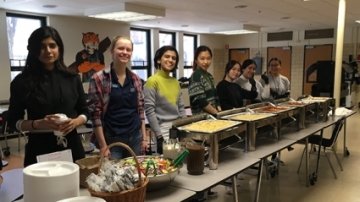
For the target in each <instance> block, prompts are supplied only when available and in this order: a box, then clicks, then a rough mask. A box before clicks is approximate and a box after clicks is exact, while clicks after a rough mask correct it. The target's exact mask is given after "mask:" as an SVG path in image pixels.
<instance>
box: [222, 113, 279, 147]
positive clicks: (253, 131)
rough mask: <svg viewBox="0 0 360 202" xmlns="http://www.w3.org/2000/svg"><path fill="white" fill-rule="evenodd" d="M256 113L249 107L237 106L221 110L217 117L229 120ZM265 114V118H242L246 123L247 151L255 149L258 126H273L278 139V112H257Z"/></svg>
mask: <svg viewBox="0 0 360 202" xmlns="http://www.w3.org/2000/svg"><path fill="white" fill-rule="evenodd" d="M251 113H252V114H255V113H254V112H251V110H249V109H248V108H245V107H244V108H236V109H231V110H226V111H222V112H219V113H218V114H217V115H216V117H217V118H220V119H228V120H235V119H236V116H238V115H241V114H251ZM256 114H261V115H263V114H264V115H265V114H266V116H265V117H263V118H259V119H255V120H246V119H243V120H241V121H242V122H245V123H246V127H247V129H246V144H245V150H246V151H254V150H255V143H256V135H257V132H258V128H261V127H263V126H267V125H269V126H272V127H273V128H274V129H275V130H274V131H275V132H276V134H275V137H276V138H277V139H278V118H277V116H278V115H277V114H272V113H256Z"/></svg>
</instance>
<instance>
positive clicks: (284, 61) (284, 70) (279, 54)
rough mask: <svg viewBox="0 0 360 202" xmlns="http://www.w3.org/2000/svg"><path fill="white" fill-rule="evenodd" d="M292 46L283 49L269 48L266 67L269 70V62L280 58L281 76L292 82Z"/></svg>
mask: <svg viewBox="0 0 360 202" xmlns="http://www.w3.org/2000/svg"><path fill="white" fill-rule="evenodd" d="M291 53H292V49H291V46H283V47H268V48H267V63H266V67H267V68H268V62H269V60H270V59H271V58H278V59H280V60H281V72H280V73H281V74H282V75H284V76H286V77H287V78H288V79H289V81H290V82H291Z"/></svg>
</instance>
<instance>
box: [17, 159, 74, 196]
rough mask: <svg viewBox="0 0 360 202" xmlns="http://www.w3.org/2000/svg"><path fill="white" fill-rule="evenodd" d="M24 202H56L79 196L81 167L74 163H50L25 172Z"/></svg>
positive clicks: (32, 167) (25, 169)
mask: <svg viewBox="0 0 360 202" xmlns="http://www.w3.org/2000/svg"><path fill="white" fill-rule="evenodd" d="M23 174H24V202H56V201H58V200H61V199H65V198H70V197H76V196H79V166H78V165H77V164H75V163H72V162H65V161H48V162H41V163H36V164H33V165H30V166H28V167H26V168H24V170H23Z"/></svg>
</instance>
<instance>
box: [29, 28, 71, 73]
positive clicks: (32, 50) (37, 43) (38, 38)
mask: <svg viewBox="0 0 360 202" xmlns="http://www.w3.org/2000/svg"><path fill="white" fill-rule="evenodd" d="M49 37H50V38H51V39H53V40H54V41H55V42H56V44H57V46H58V48H59V58H58V59H57V60H56V61H55V64H54V66H55V68H56V69H58V70H60V71H63V72H69V71H68V69H67V67H66V65H65V63H64V44H63V41H62V39H61V37H60V34H59V32H58V31H57V30H56V29H55V28H53V27H49V26H44V27H40V28H38V29H36V30H35V31H34V32H33V33H31V35H30V37H29V39H28V45H27V49H28V51H29V53H28V55H27V58H26V64H25V68H24V71H23V73H24V74H31V75H33V76H35V77H37V76H39V74H41V72H42V71H43V69H44V67H43V64H42V63H41V61H40V60H39V55H40V51H41V42H42V41H43V40H44V39H47V38H49Z"/></svg>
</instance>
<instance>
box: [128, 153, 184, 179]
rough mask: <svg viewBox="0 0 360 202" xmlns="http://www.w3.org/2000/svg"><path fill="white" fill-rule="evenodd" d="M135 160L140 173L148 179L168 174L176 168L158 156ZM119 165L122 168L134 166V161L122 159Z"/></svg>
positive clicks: (141, 157)
mask: <svg viewBox="0 0 360 202" xmlns="http://www.w3.org/2000/svg"><path fill="white" fill-rule="evenodd" d="M137 159H138V161H139V164H140V170H141V172H142V173H143V174H144V175H146V176H148V177H152V176H157V175H162V174H168V173H170V172H174V171H176V170H177V168H176V167H174V166H172V165H171V160H169V159H166V158H163V157H160V156H138V157H137ZM121 164H122V165H123V166H129V165H130V166H134V165H135V160H134V158H133V157H129V158H126V159H123V160H122V161H121Z"/></svg>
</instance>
